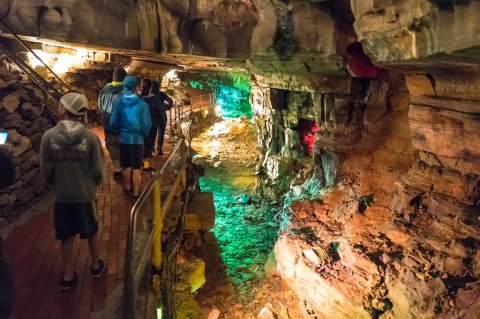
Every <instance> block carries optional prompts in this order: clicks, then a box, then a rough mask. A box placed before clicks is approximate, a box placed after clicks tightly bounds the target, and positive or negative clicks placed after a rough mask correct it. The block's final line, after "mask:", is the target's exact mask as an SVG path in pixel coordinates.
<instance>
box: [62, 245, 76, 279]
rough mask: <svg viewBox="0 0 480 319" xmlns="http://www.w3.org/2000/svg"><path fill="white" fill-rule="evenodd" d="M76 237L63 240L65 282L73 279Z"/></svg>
mask: <svg viewBox="0 0 480 319" xmlns="http://www.w3.org/2000/svg"><path fill="white" fill-rule="evenodd" d="M74 238H75V237H74V236H72V237H69V238H67V239H63V240H62V245H61V251H62V260H63V280H67V281H68V280H71V279H72V278H73V260H72V252H73V239H74Z"/></svg>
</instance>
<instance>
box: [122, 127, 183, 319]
mask: <svg viewBox="0 0 480 319" xmlns="http://www.w3.org/2000/svg"><path fill="white" fill-rule="evenodd" d="M191 123H192V122H191V121H190V122H188V123H187V125H186V126H185V128H184V130H183V134H182V135H181V136H180V138H179V140H178V141H177V143H176V144H175V146H174V147H173V149H172V151H171V152H170V154H169V156H168V158H167V159H166V160H165V162H164V163H163V165H162V167H161V168H160V169H159V170H158V171H156V172H155V173H153V175H152V178H151V180H150V181H149V183H148V184H147V186H146V187H145V189H144V191H143V192H142V194H141V195H140V197H139V199H138V200H137V202H136V203H135V205H134V206H133V208H132V211H131V216H130V225H129V230H128V237H127V248H126V256H125V286H124V302H123V318H129V319H131V318H141V317H143V318H146V317H147V316H148V312H149V311H151V309H150V308H149V294H150V291H151V290H152V287H151V282H152V280H151V273H152V271H151V270H152V269H151V268H150V267H148V266H150V265H151V266H152V267H153V268H154V269H155V270H157V271H160V270H161V271H162V272H161V281H162V283H161V287H162V307H161V308H162V312H163V316H162V318H175V309H174V306H175V303H174V301H173V296H172V292H171V291H170V289H171V288H172V287H173V283H172V281H171V280H172V279H173V277H174V272H175V260H176V250H177V249H178V244H179V242H180V239H181V232H182V229H181V228H182V225H183V223H182V222H180V223H179V225H180V228H179V229H178V232H177V233H176V234H175V235H174V237H175V238H174V240H172V238H169V239H170V240H169V241H167V240H166V239H165V238H162V229H163V225H164V223H165V220H166V218H167V215H168V212H169V210H170V208H171V207H172V204H173V202H174V201H180V200H182V199H181V195H182V193H184V191H185V190H186V187H187V180H186V179H187V176H186V170H187V157H188V156H189V155H190V154H189V153H190V126H191ZM176 161H177V163H175V162H176ZM178 161H179V163H178ZM171 167H176V168H177V169H176V174H175V180H174V182H173V185H170V186H169V188H170V189H169V190H168V192H167V191H166V192H162V187H163V186H164V185H163V184H162V179H163V177H164V176H165V174H166V173H167V169H168V168H171ZM162 195H163V196H162ZM185 201H186V198H185V197H184V198H183V205H182V209H185V207H186V205H185V204H184V203H185ZM142 215H144V216H143V220H142V221H143V223H141V222H140V221H139V218H140V217H141V216H142ZM162 242H166V243H167V245H166V246H165V247H163V249H162ZM140 245H141V246H140ZM172 273H173V275H172ZM144 277H146V278H144ZM142 278H144V279H143V280H142ZM140 286H142V288H143V291H146V296H143V298H142V299H143V301H144V303H143V313H141V309H139V307H137V306H138V303H139V299H140V298H139V288H140Z"/></svg>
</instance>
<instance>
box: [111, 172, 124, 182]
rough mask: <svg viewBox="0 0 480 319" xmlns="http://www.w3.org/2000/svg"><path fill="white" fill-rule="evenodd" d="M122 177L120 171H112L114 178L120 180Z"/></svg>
mask: <svg viewBox="0 0 480 319" xmlns="http://www.w3.org/2000/svg"><path fill="white" fill-rule="evenodd" d="M122 178H123V174H122V172H113V179H114V180H120V179H122Z"/></svg>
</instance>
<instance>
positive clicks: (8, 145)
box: [0, 143, 13, 154]
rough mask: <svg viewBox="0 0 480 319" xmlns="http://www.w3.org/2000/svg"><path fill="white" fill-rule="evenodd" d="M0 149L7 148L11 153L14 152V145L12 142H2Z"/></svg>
mask: <svg viewBox="0 0 480 319" xmlns="http://www.w3.org/2000/svg"><path fill="white" fill-rule="evenodd" d="M0 149H2V150H5V151H6V152H7V153H9V154H11V153H12V152H13V145H12V144H10V143H5V144H0Z"/></svg>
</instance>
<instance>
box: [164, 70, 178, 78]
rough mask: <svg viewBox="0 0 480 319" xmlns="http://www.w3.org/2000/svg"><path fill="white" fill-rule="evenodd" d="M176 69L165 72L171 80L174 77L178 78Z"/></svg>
mask: <svg viewBox="0 0 480 319" xmlns="http://www.w3.org/2000/svg"><path fill="white" fill-rule="evenodd" d="M175 71H176V70H175V69H173V70H170V71H168V72H167V74H165V76H166V77H167V78H169V79H170V80H171V79H173V78H176V77H177V75H176V74H175Z"/></svg>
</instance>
